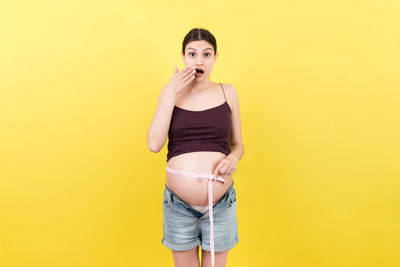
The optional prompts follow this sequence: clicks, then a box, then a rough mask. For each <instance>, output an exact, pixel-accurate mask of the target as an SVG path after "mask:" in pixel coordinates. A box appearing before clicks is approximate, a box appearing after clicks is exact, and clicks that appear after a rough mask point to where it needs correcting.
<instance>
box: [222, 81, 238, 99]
mask: <svg viewBox="0 0 400 267" xmlns="http://www.w3.org/2000/svg"><path fill="white" fill-rule="evenodd" d="M221 84H222V86H223V87H224V91H225V93H227V94H228V95H229V96H231V97H235V95H237V91H236V87H235V86H233V85H232V84H230V83H221Z"/></svg>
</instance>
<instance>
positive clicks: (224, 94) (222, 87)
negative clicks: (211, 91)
mask: <svg viewBox="0 0 400 267" xmlns="http://www.w3.org/2000/svg"><path fill="white" fill-rule="evenodd" d="M220 85H221V87H222V92H223V93H224V98H225V101H226V97H225V91H224V87H223V86H222V84H221V83H220Z"/></svg>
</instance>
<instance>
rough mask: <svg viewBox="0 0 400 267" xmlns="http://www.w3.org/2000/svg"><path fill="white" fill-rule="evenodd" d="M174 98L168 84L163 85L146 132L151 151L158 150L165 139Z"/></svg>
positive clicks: (174, 95)
mask: <svg viewBox="0 0 400 267" xmlns="http://www.w3.org/2000/svg"><path fill="white" fill-rule="evenodd" d="M175 100H176V94H175V93H174V92H173V91H172V90H169V89H168V85H164V86H163V88H162V89H161V91H160V95H159V97H158V102H157V107H156V111H155V114H154V117H153V120H152V122H151V125H150V127H149V130H148V132H147V144H148V148H149V150H151V151H152V152H159V151H160V150H161V149H162V148H163V146H164V145H165V142H166V141H167V137H168V130H169V125H170V122H171V116H172V111H173V109H174V105H175Z"/></svg>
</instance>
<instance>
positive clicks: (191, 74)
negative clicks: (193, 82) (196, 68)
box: [183, 72, 195, 81]
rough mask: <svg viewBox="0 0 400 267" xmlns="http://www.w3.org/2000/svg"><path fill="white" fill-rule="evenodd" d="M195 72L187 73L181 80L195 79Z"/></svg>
mask: <svg viewBox="0 0 400 267" xmlns="http://www.w3.org/2000/svg"><path fill="white" fill-rule="evenodd" d="M194 74H195V72H192V73H189V74H187V75H185V76H184V77H183V80H185V81H186V80H189V79H191V78H194V77H195V75H194Z"/></svg>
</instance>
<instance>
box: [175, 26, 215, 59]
mask: <svg viewBox="0 0 400 267" xmlns="http://www.w3.org/2000/svg"><path fill="white" fill-rule="evenodd" d="M200 40H204V41H206V42H208V43H209V44H210V45H212V46H213V48H214V55H215V54H216V53H217V41H216V40H215V37H214V35H212V34H211V32H209V31H208V30H206V29H203V28H193V29H191V30H190V31H189V32H188V34H186V36H185V38H184V39H183V43H182V53H183V54H184V55H185V48H186V45H187V44H188V43H190V42H192V41H200Z"/></svg>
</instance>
